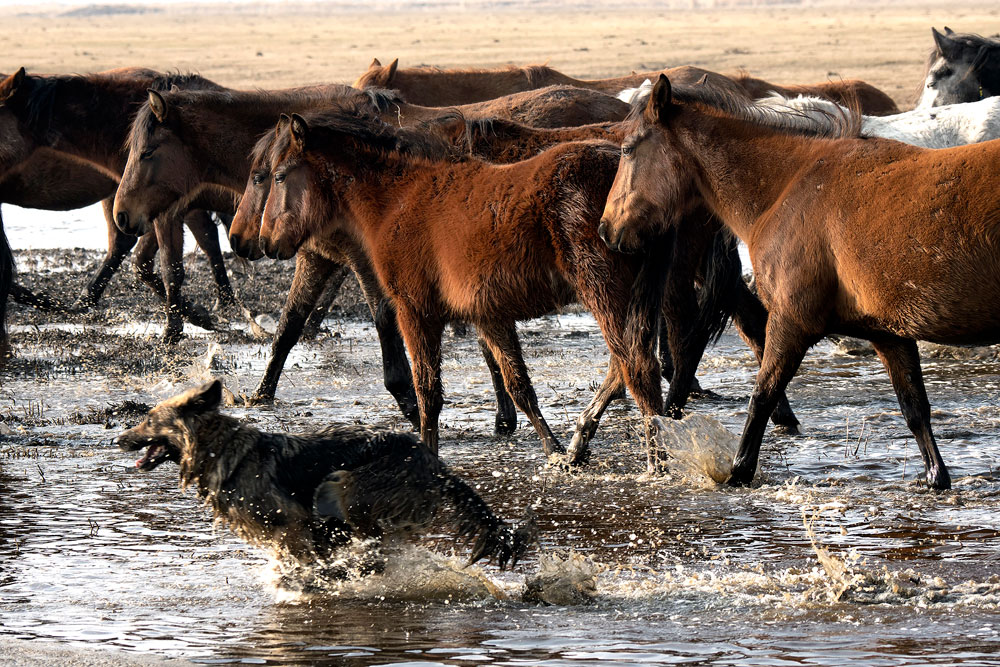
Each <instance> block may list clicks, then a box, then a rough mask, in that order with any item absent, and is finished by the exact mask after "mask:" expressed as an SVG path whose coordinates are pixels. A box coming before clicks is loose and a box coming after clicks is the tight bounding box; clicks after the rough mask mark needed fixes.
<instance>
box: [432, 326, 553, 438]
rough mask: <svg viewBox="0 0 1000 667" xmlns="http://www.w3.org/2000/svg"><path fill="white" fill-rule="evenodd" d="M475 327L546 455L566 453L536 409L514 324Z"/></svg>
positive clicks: (535, 400) (534, 397)
mask: <svg viewBox="0 0 1000 667" xmlns="http://www.w3.org/2000/svg"><path fill="white" fill-rule="evenodd" d="M476 328H477V329H478V330H479V335H480V337H481V339H482V341H483V342H484V343H485V344H486V346H487V347H488V348H489V351H490V352H492V354H493V358H494V359H495V360H496V363H497V365H498V366H499V367H500V373H501V374H502V375H503V381H504V386H505V387H506V388H507V392H508V393H509V394H510V397H511V399H512V400H513V401H514V405H516V406H517V407H518V408H520V409H521V411H522V412H524V414H525V415H527V417H528V420H529V421H531V425H532V426H534V427H535V431H537V432H538V436H539V437H540V438H541V439H542V448H543V449H544V450H545V454H546V455H547V456H548V455H551V454H556V453H561V452H565V451H566V450H565V449H564V448H563V446H562V445H560V444H559V442H558V441H557V440H556V437H555V435H553V434H552V430H551V429H550V428H549V425H548V424H547V423H546V422H545V418H544V417H542V413H541V411H540V410H539V409H538V398H537V396H536V395H535V388H534V387H532V386H531V379H530V378H529V377H528V368H527V366H525V364H524V357H523V355H522V354H521V343H520V341H519V340H518V339H517V330H516V329H515V328H514V326H513V325H509V324H502V323H493V322H477V323H476ZM414 363H416V360H414Z"/></svg>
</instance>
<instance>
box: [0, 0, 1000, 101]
mask: <svg viewBox="0 0 1000 667" xmlns="http://www.w3.org/2000/svg"><path fill="white" fill-rule="evenodd" d="M59 11H64V10H54V11H52V12H50V13H47V14H46V13H41V14H35V15H26V14H21V13H18V12H17V11H15V10H5V12H4V14H2V15H0V19H2V22H3V25H4V27H5V28H6V30H5V34H6V35H7V37H5V40H4V41H5V45H4V46H5V48H4V51H3V55H2V57H0V71H4V72H10V71H13V69H15V68H16V67H18V66H20V65H24V66H26V67H27V68H28V69H29V71H36V72H85V71H96V70H102V69H109V68H113V67H119V66H123V65H145V66H149V67H154V68H157V69H164V70H166V69H178V70H181V71H189V70H190V71H197V72H200V73H201V74H203V75H205V76H207V77H209V78H212V79H215V80H216V81H218V82H220V83H222V84H225V85H228V86H234V87H261V88H275V87H282V86H292V85H299V84H305V83H315V82H321V81H324V82H329V81H348V82H350V81H353V80H354V78H355V77H357V75H359V74H360V73H361V72H362V71H363V70H364V69H365V68H366V67H367V66H368V63H369V62H371V59H372V57H375V56H377V57H379V58H380V59H382V61H383V62H388V61H389V60H391V59H392V58H395V57H398V58H399V59H400V63H401V64H402V65H403V66H406V65H417V64H433V65H440V66H492V65H498V64H503V63H538V62H548V63H549V64H550V65H552V66H553V67H556V68H558V69H560V70H562V71H564V72H566V73H568V74H571V75H575V76H578V77H604V76H613V75H618V74H622V73H626V72H628V71H631V70H640V69H658V68H662V67H668V66H674V65H684V64H693V65H699V66H702V67H706V68H709V69H715V70H720V71H726V72H728V71H733V70H735V69H737V68H741V67H743V68H747V69H748V70H750V71H751V72H752V73H754V74H756V75H759V76H761V77H764V78H768V79H771V80H773V81H775V82H779V83H811V82H816V81H822V80H825V79H827V78H836V77H843V78H863V79H865V80H867V81H869V82H871V83H872V84H874V85H876V86H879V87H880V88H882V89H884V90H885V91H886V92H888V93H889V94H890V95H892V96H893V97H894V98H895V99H896V100H897V102H898V103H899V104H900V105H901V106H903V107H907V106H908V104H909V102H910V100H911V98H912V96H913V93H914V92H915V89H916V88H917V87H918V85H919V83H920V78H921V74H922V72H923V65H924V60H925V58H926V54H927V52H928V50H929V49H930V47H931V36H930V27H931V26H937V27H938V28H940V27H941V26H943V25H948V26H950V27H952V28H954V29H955V30H959V31H968V32H979V33H983V34H990V33H994V32H997V31H1000V7H998V6H996V5H994V6H990V5H986V4H983V5H966V6H964V8H962V9H956V8H955V3H952V2H940V3H937V4H931V5H925V6H920V7H909V8H908V7H900V6H888V7H886V6H881V7H873V8H862V7H843V8H838V7H813V8H760V9H732V10H715V11H690V10H686V11H685V10H655V9H641V10H635V11H630V12H627V13H625V12H622V11H609V10H593V9H572V8H568V9H559V10H556V9H543V10H538V11H534V12H529V11H526V10H519V9H512V10H507V11H496V10H492V11H484V10H481V9H479V10H475V11H471V10H470V11H466V12H461V11H451V12H444V11H440V12H432V11H408V12H406V11H388V10H383V11H378V12H373V13H358V12H352V11H350V10H345V9H339V10H338V9H329V8H327V9H324V8H322V7H312V8H310V7H298V8H295V9H293V8H289V7H287V6H285V7H278V6H251V7H201V8H196V7H186V8H185V7H172V8H166V9H165V10H164V11H163V12H161V13H155V14H144V15H119V16H91V17H73V18H71V17H66V16H60V15H59V14H58V12H59Z"/></svg>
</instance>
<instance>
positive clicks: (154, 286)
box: [132, 232, 167, 302]
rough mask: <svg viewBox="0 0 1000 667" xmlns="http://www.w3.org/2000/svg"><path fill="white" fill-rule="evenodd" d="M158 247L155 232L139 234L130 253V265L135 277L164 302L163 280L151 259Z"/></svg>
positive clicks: (165, 292) (165, 293)
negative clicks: (133, 250) (132, 251)
mask: <svg viewBox="0 0 1000 667" xmlns="http://www.w3.org/2000/svg"><path fill="white" fill-rule="evenodd" d="M159 248H160V246H159V244H157V242H156V233H155V232H149V233H148V234H143V235H142V236H140V237H139V241H138V243H137V244H136V246H135V252H134V253H133V254H132V267H133V270H134V271H135V275H136V277H137V278H138V279H139V280H140V281H142V282H143V283H144V284H145V285H146V286H147V287H149V289H151V290H153V294H155V295H156V298H158V299H159V300H160V301H161V302H165V301H166V300H167V290H166V288H164V287H163V280H161V279H160V276H158V275H156V271H155V270H154V269H153V260H155V259H156V251H157V250H159Z"/></svg>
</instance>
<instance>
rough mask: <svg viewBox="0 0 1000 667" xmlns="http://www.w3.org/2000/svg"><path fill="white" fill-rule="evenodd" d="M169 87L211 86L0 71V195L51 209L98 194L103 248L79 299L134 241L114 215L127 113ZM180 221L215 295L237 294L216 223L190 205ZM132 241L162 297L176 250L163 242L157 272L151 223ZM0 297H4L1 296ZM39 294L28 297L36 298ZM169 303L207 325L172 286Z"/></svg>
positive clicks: (87, 298)
mask: <svg viewBox="0 0 1000 667" xmlns="http://www.w3.org/2000/svg"><path fill="white" fill-rule="evenodd" d="M173 86H180V87H185V88H212V87H215V84H213V83H212V82H211V81H208V80H206V79H203V78H201V77H199V76H196V75H189V74H185V75H180V74H161V73H159V72H154V71H152V70H147V69H141V68H123V69H117V70H111V71H107V72H100V73H96V74H88V75H83V76H34V75H27V74H25V72H24V69H23V68H22V69H20V70H18V72H16V73H15V74H12V75H10V76H8V77H0V123H2V126H3V131H2V133H0V141H2V145H3V146H4V149H3V150H2V151H0V153H2V158H0V202H5V203H12V204H16V205H19V206H27V207H31V208H43V209H50V210H69V209H73V208H79V207H81V206H86V205H89V204H92V203H95V202H97V201H102V200H103V202H104V209H105V217H106V219H107V222H108V253H107V255H106V256H105V258H104V261H103V263H102V265H101V267H100V269H99V270H98V272H97V274H96V275H95V276H94V278H93V279H92V280H91V282H90V283H89V284H88V286H87V289H86V292H85V294H84V295H83V297H82V306H84V307H91V306H93V305H95V304H96V303H97V302H98V300H99V299H100V297H101V295H102V294H103V292H104V289H105V288H106V287H107V284H108V282H109V281H110V280H111V277H112V276H113V275H114V273H115V271H117V270H118V268H119V267H120V266H121V263H122V260H123V259H124V257H125V255H127V254H128V252H129V250H131V249H132V247H133V246H135V245H136V241H137V239H136V238H135V237H133V236H128V235H126V234H123V233H121V232H120V231H119V230H118V229H117V227H115V225H114V223H113V221H112V218H111V195H112V194H113V193H114V191H115V188H116V187H117V184H118V180H119V178H120V177H121V174H122V171H123V170H124V167H125V161H126V157H127V154H126V153H124V152H123V151H122V144H123V142H124V139H125V137H126V135H127V133H128V125H129V122H130V120H131V117H132V115H133V114H134V113H135V111H136V109H137V108H138V105H139V104H140V102H141V101H142V100H144V99H145V98H146V96H147V93H146V90H147V89H149V88H153V89H166V88H170V87H173ZM184 222H186V223H187V225H188V226H189V228H190V229H191V231H192V232H193V234H194V236H195V239H196V241H197V242H198V244H199V245H200V246H201V247H202V249H203V250H204V251H205V253H206V255H207V256H208V258H209V261H210V262H211V265H212V269H213V274H214V276H215V280H216V285H217V287H218V291H219V300H220V303H221V304H223V305H228V304H231V303H233V302H234V301H235V297H234V295H233V291H232V287H231V286H230V284H229V278H228V275H227V274H226V269H225V265H224V264H223V261H222V252H221V249H220V248H219V241H218V233H217V231H216V227H215V224H214V223H213V222H212V220H211V219H210V218H209V216H208V214H207V213H206V212H205V211H202V210H195V211H191V212H190V213H189V214H188V215H187V216H186V217H185V219H184ZM165 224H166V223H161V225H160V226H161V227H163V226H164V225H165ZM177 224H180V223H179V222H178V223H177ZM138 244H139V246H138V250H137V251H136V258H135V266H136V271H137V273H138V275H139V277H140V278H141V279H142V280H143V282H145V283H146V284H147V285H149V286H150V287H151V288H152V289H153V290H154V292H155V293H156V294H157V295H158V296H159V297H160V298H161V299H163V300H164V301H167V293H168V292H171V291H172V290H171V285H170V280H169V277H168V273H167V271H166V270H165V269H166V267H169V266H170V265H172V264H179V263H180V260H181V258H180V254H179V249H178V252H176V253H170V252H168V250H167V249H165V250H164V253H163V261H162V262H161V266H162V267H163V268H164V279H163V280H161V279H159V278H158V277H157V276H156V275H155V273H154V270H153V259H154V257H155V254H156V251H157V249H158V245H159V244H158V239H157V234H156V233H152V230H151V233H148V234H145V235H144V236H143V237H142V238H141V239H139V240H138ZM0 296H2V295H0ZM14 296H15V298H17V299H18V300H25V299H31V298H32V297H33V295H31V294H30V292H27V290H23V288H19V287H15V292H14ZM0 301H2V303H4V304H6V299H5V298H3V299H0ZM46 303H47V302H46V300H44V299H40V298H38V297H34V301H33V305H45V304H46ZM168 305H169V304H168ZM173 310H174V311H176V314H177V316H178V317H179V316H181V315H183V316H185V317H187V318H188V319H190V320H191V321H192V322H195V323H196V324H199V325H200V326H204V327H209V328H211V327H212V319H211V317H210V316H209V315H208V313H207V312H205V311H204V309H202V308H200V307H198V306H196V305H194V304H192V303H190V302H188V301H186V300H184V299H183V298H180V297H179V295H178V298H177V299H175V302H174V309H173Z"/></svg>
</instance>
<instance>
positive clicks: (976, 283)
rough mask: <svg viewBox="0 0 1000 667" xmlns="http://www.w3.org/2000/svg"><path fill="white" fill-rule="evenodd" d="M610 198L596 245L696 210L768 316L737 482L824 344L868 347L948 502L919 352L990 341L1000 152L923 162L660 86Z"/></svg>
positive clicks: (618, 242)
mask: <svg viewBox="0 0 1000 667" xmlns="http://www.w3.org/2000/svg"><path fill="white" fill-rule="evenodd" d="M639 111H641V112H640V113H637V114H636V117H635V120H634V131H633V132H632V133H631V134H630V135H629V137H628V138H627V139H626V140H625V142H624V143H623V145H622V157H621V164H620V167H619V171H618V176H617V177H616V180H615V185H614V187H613V188H612V190H611V194H610V195H609V197H608V202H607V207H606V209H605V213H604V217H603V219H602V222H601V227H600V231H599V233H600V235H601V236H602V238H605V239H606V240H607V242H608V244H609V246H610V247H613V248H618V249H623V250H628V249H632V248H637V247H640V246H641V245H642V242H641V239H642V238H644V237H645V236H646V235H648V234H650V233H654V232H656V231H657V230H661V231H662V230H663V229H665V227H666V226H668V225H670V224H672V223H674V222H675V221H676V220H678V219H679V215H680V214H681V213H683V211H685V210H687V209H688V208H690V207H692V206H696V205H700V204H702V203H706V204H707V205H708V206H709V208H710V209H711V210H712V211H713V213H715V214H716V216H718V218H719V219H721V220H722V222H723V223H724V224H725V225H726V226H727V227H729V228H730V229H731V230H732V231H733V232H734V233H735V234H737V235H738V236H739V237H740V238H741V239H743V240H744V241H745V242H746V243H747V246H748V247H749V249H750V257H751V259H752V261H753V267H754V272H755V274H756V276H757V285H758V288H759V290H760V294H761V297H762V299H763V300H764V304H765V305H766V306H767V309H768V311H769V318H768V323H767V341H766V343H765V349H764V361H763V363H762V365H761V370H760V372H759V373H758V375H757V381H756V385H755V387H754V392H753V395H752V397H751V399H750V408H749V413H748V415H747V420H746V426H745V427H744V431H743V436H742V438H741V440H740V448H739V452H738V453H737V455H736V459H735V462H734V467H733V472H732V477H731V478H730V483H731V484H748V483H750V481H751V480H752V478H753V475H754V471H755V470H756V467H757V461H758V456H759V451H760V445H761V440H762V438H763V435H764V427H765V424H766V420H767V415H768V414H770V412H771V410H772V409H773V407H774V403H775V401H776V400H777V396H778V392H780V391H782V390H783V389H784V388H785V386H786V385H787V384H788V381H789V380H790V379H791V378H792V376H793V375H794V374H795V371H796V369H797V368H798V366H799V363H800V362H801V360H802V357H803V356H804V355H805V352H806V350H807V349H808V348H809V347H810V346H811V345H813V344H815V343H816V342H817V341H819V340H820V339H821V338H822V337H823V336H825V335H827V334H832V333H839V334H846V335H850V336H855V337H859V338H864V339H867V340H869V341H871V342H872V345H873V346H874V347H875V350H876V352H877V353H878V355H879V357H880V358H881V360H882V363H883V364H884V365H885V367H886V370H887V371H888V373H889V378H890V380H891V381H892V385H893V388H894V389H895V390H896V395H897V398H898V399H899V405H900V408H901V410H902V413H903V417H904V418H905V420H906V424H907V426H908V427H909V428H910V430H911V431H912V432H913V434H914V436H915V438H916V440H917V445H918V446H919V448H920V453H921V456H922V458H923V461H924V466H925V473H926V480H927V483H928V485H929V486H931V487H933V488H937V489H946V488H949V486H950V484H951V481H950V476H949V474H948V470H947V468H946V466H945V464H944V461H943V460H942V458H941V454H940V453H939V452H938V448H937V444H936V443H935V441H934V436H933V433H932V431H931V424H930V404H929V403H928V400H927V393H926V390H925V388H924V382H923V377H922V374H921V369H920V358H919V355H918V353H917V345H916V341H917V340H929V341H934V342H938V343H946V344H981V343H994V342H997V341H998V340H1000V308H998V307H997V305H996V304H997V302H998V301H997V295H998V293H1000V268H998V267H997V258H998V257H1000V240H998V239H1000V191H998V189H997V187H996V168H995V167H996V164H997V162H998V160H1000V141H989V142H985V143H981V144H973V145H969V146H962V147H958V148H948V149H940V150H927V149H922V148H916V147H912V146H908V145H905V144H901V143H898V142H895V141H888V140H882V139H858V138H851V137H850V135H851V134H852V132H853V133H856V132H857V129H858V128H857V123H854V125H853V127H852V128H849V129H850V131H845V132H843V133H842V134H843V135H844V138H840V139H829V138H824V137H823V135H824V133H828V132H829V131H830V129H831V127H830V124H829V123H819V124H818V125H817V126H816V127H814V128H813V129H812V130H811V131H803V130H793V129H789V128H788V125H787V122H786V119H785V118H783V117H781V116H780V115H779V116H775V115H774V114H773V113H771V112H767V111H762V110H761V109H760V108H759V107H755V106H753V105H747V104H745V103H744V102H742V101H739V100H733V99H731V98H726V97H724V96H718V95H714V94H713V93H712V91H710V90H698V89H696V88H692V89H688V88H680V87H678V88H672V86H671V84H670V82H669V80H668V79H666V78H665V77H661V78H660V79H659V80H658V81H657V83H656V85H655V86H654V88H653V92H652V94H651V95H650V97H649V100H648V102H647V104H646V106H645V108H643V109H641V110H639Z"/></svg>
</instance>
